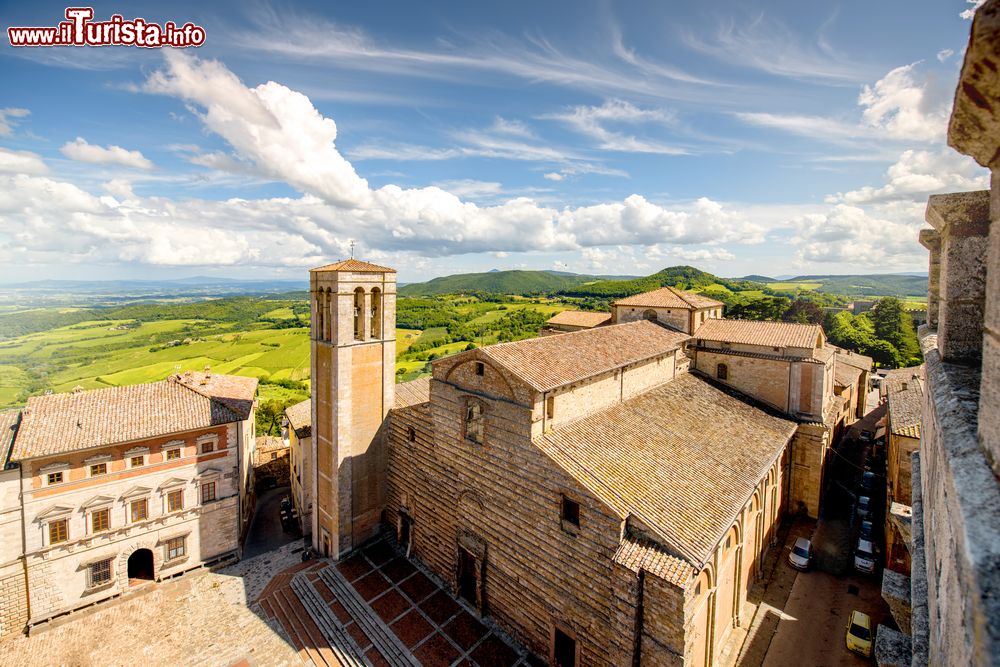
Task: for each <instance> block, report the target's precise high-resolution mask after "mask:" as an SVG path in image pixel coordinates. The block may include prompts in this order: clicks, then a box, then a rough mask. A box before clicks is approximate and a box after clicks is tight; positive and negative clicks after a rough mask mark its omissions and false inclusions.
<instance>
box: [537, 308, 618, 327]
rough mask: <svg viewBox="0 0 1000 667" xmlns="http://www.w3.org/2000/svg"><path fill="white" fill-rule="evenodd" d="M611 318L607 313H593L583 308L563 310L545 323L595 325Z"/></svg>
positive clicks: (575, 325) (578, 325) (573, 325)
mask: <svg viewBox="0 0 1000 667" xmlns="http://www.w3.org/2000/svg"><path fill="white" fill-rule="evenodd" d="M610 320H611V315H609V314H608V313H594V312H588V311H585V310H564V311H562V312H561V313H556V314H555V315H553V316H552V317H550V318H549V319H548V321H547V322H546V324H557V325H558V324H561V325H563V326H571V327H587V328H591V327H597V326H600V325H602V324H606V323H607V322H609V321H610Z"/></svg>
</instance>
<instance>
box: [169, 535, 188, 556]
mask: <svg viewBox="0 0 1000 667" xmlns="http://www.w3.org/2000/svg"><path fill="white" fill-rule="evenodd" d="M184 553H185V551H184V538H183V537H175V538H173V539H171V540H167V560H173V559H175V558H180V557H181V556H183V555H184Z"/></svg>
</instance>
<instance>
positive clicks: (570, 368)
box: [481, 320, 690, 391]
mask: <svg viewBox="0 0 1000 667" xmlns="http://www.w3.org/2000/svg"><path fill="white" fill-rule="evenodd" d="M688 338H690V336H688V335H687V334H684V333H680V332H677V331H673V330H670V329H667V328H664V327H662V326H660V325H659V324H654V323H652V322H647V321H645V320H640V321H637V322H628V323H626V324H612V325H608V326H603V327H596V328H593V329H584V330H581V331H571V332H569V333H565V334H561V335H559V336H544V337H542V338H529V339H527V340H520V341H515V342H513V343H499V344H497V345H489V346H487V347H484V348H481V352H482V354H483V355H485V356H486V357H487V358H489V359H490V360H492V361H494V362H495V363H496V364H497V365H498V366H500V367H502V368H504V369H506V370H507V371H509V372H510V373H511V374H513V375H514V376H515V377H517V378H519V379H520V380H522V381H523V382H525V383H527V384H528V385H529V386H530V387H532V388H533V389H535V390H536V391H549V390H552V389H555V388H557V387H562V386H565V385H567V384H571V383H573V382H579V381H580V380H585V379H587V378H590V377H594V376H595V375H600V374H602V373H606V372H608V371H612V370H614V369H616V368H621V367H622V366H628V365H630V364H634V363H638V362H640V361H645V360H647V359H653V358H655V357H659V356H662V355H665V354H667V353H668V352H671V351H673V350H677V349H679V348H680V347H681V345H682V344H683V343H684V341H686V340H687V339H688Z"/></svg>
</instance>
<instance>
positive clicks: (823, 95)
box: [0, 0, 987, 282]
mask: <svg viewBox="0 0 1000 667" xmlns="http://www.w3.org/2000/svg"><path fill="white" fill-rule="evenodd" d="M678 5H683V6H678ZM972 7H973V5H972V4H970V3H968V2H965V1H964V0H952V1H930V0H925V1H922V2H906V3H903V2H880V3H871V2H865V3H862V2H842V3H836V2H833V3H802V2H732V3H723V2H716V3H661V2H645V3H640V2H629V3H610V2H566V3H557V2H546V3H539V2H530V3H529V2H504V3H430V2H421V3H412V2H399V3H390V2H369V3H337V4H332V3H296V4H294V5H291V4H281V5H278V4H268V3H225V4H223V3H211V4H209V3H184V2H177V3H171V4H170V6H169V8H167V7H166V6H165V5H163V4H162V3H136V2H130V3H122V4H100V5H97V6H95V14H96V18H97V19H99V20H100V19H107V18H108V17H109V16H110V15H111V14H113V13H121V14H123V15H124V16H125V18H127V19H130V18H133V17H135V16H141V17H143V18H145V19H146V20H148V21H152V22H157V23H163V22H166V21H168V20H172V21H175V22H177V23H179V24H180V23H184V22H187V21H193V22H195V23H197V24H199V25H201V26H203V27H204V28H205V30H206V32H207V39H206V43H205V45H204V46H202V47H200V48H192V49H184V50H180V49H176V50H169V49H163V50H159V49H155V50H145V49H138V48H130V47H108V48H71V47H57V48H45V49H42V48H35V49H14V48H12V47H11V46H10V45H9V43H8V42H7V40H6V36H4V39H3V47H2V48H0V59H2V60H0V67H2V70H0V71H2V72H3V74H2V77H3V82H4V85H3V87H2V91H3V92H2V93H0V181H3V182H2V183H0V190H2V192H0V260H2V262H0V281H7V282H9V281H16V280H27V279H38V278H75V277H87V278H118V277H149V278H162V277H171V276H176V277H181V276H187V275H194V274H218V275H229V276H233V277H260V276H275V277H301V276H304V272H305V270H306V269H307V268H309V267H310V266H313V265H315V264H319V263H324V262H326V261H328V260H330V259H336V258H338V257H343V256H345V255H346V254H347V253H348V252H349V251H348V247H349V243H350V241H351V240H352V239H354V240H355V241H356V242H357V245H358V250H357V254H358V256H361V257H364V258H366V259H371V260H373V261H378V262H381V263H389V264H392V265H393V266H396V267H398V269H399V270H400V279H401V280H405V281H413V280H419V279H425V278H429V277H432V276H435V275H443V274H448V273H455V272H460V271H478V270H488V269H491V268H538V269H562V270H570V271H576V272H581V273H586V272H597V273H626V274H641V273H650V272H652V271H656V270H658V269H660V268H662V267H664V266H670V265H675V264H693V265H695V266H698V267H700V268H703V269H706V270H709V271H713V272H715V273H718V274H721V275H725V276H738V275H744V274H748V273H762V274H770V275H776V274H786V273H787V274H798V273H849V272H865V273H868V272H889V271H912V270H924V269H925V268H926V254H925V251H923V249H922V248H920V246H919V245H918V244H917V243H916V236H917V230H918V229H919V228H920V227H921V226H922V224H923V208H924V204H925V202H926V198H927V195H928V194H932V193H935V192H948V191H959V190H972V189H980V188H984V187H986V183H987V181H986V176H985V171H984V170H982V169H980V168H978V167H977V166H976V165H975V164H974V163H973V162H972V161H971V160H968V159H967V158H964V157H961V156H959V155H958V154H956V153H955V152H954V151H952V150H950V149H948V148H947V147H946V144H945V128H946V124H947V117H948V112H949V109H950V101H951V97H952V95H953V92H954V86H955V82H956V80H957V76H958V70H959V68H960V66H961V59H962V55H963V49H964V46H965V43H966V41H967V38H968V32H969V26H970V22H969V20H968V18H967V15H968V10H970V9H971V8H972ZM64 8H65V5H58V4H53V3H48V2H37V1H36V2H32V3H5V4H4V5H3V9H2V12H0V18H2V21H3V27H4V28H7V27H8V26H12V25H13V26H32V25H40V26H46V25H55V24H56V23H57V22H58V21H59V20H61V18H62V14H63V10H64ZM963 13H964V14H966V16H963V15H962V14H963Z"/></svg>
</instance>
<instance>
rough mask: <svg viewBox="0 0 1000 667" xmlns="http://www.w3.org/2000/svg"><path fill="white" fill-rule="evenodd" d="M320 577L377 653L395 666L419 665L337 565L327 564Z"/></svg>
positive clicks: (411, 666)
mask: <svg viewBox="0 0 1000 667" xmlns="http://www.w3.org/2000/svg"><path fill="white" fill-rule="evenodd" d="M319 577H320V580H321V581H322V582H323V583H324V584H326V585H327V586H328V587H329V588H330V590H331V591H332V592H333V594H334V595H336V596H337V599H338V600H339V601H340V604H342V605H344V608H345V609H347V612H348V613H349V614H350V615H351V618H353V619H354V622H355V623H357V624H358V626H359V627H360V628H361V629H362V630H363V631H364V633H365V634H366V635H368V638H369V639H370V640H371V642H372V644H374V645H375V648H376V649H378V652H379V653H381V654H382V657H383V658H385V660H386V662H387V663H388V664H389V665H392V667H420V663H419V662H417V660H416V659H415V658H414V657H413V655H412V654H411V653H410V651H409V649H407V648H406V646H405V645H404V644H403V642H401V641H400V640H399V637H397V636H396V634H395V633H394V632H393V631H392V630H390V629H389V626H388V625H386V624H385V621H383V620H382V619H381V618H379V617H378V616H377V615H376V614H375V612H374V611H372V608H371V607H369V606H368V603H367V602H365V600H364V598H362V597H361V594H360V593H358V592H357V591H356V590H354V587H353V586H351V584H350V583H349V582H348V581H347V579H346V578H344V575H342V574H341V573H340V572H339V571H338V570H337V568H336V567H328V568H326V569H324V570H322V571H321V572H320V573H319Z"/></svg>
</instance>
